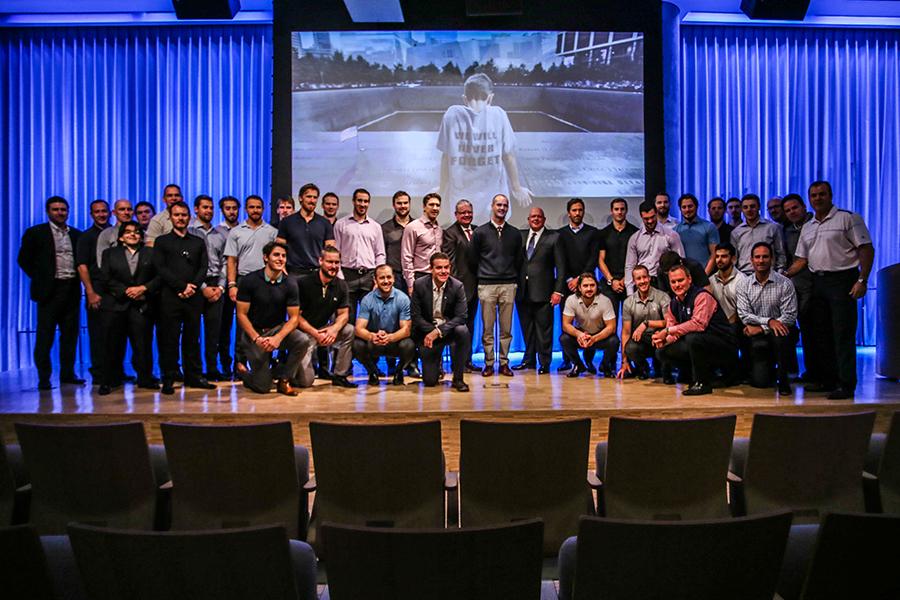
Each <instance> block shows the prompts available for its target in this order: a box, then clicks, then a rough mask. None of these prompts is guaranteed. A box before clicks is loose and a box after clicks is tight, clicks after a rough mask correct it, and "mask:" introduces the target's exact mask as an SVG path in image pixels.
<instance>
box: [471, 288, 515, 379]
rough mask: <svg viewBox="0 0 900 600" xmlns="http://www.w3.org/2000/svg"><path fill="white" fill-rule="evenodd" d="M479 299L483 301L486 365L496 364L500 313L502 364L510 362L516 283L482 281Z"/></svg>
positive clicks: (483, 336) (483, 343) (482, 318)
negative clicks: (495, 334)
mask: <svg viewBox="0 0 900 600" xmlns="http://www.w3.org/2000/svg"><path fill="white" fill-rule="evenodd" d="M478 299H479V300H480V301H481V320H482V323H483V325H484V332H483V333H482V335H481V342H482V345H483V346H484V366H485V367H493V366H494V322H495V320H496V319H497V314H498V313H499V315H500V366H501V367H502V366H504V365H508V364H509V346H510V344H511V343H512V316H513V315H512V313H513V305H514V304H515V300H516V284H515V283H480V284H478Z"/></svg>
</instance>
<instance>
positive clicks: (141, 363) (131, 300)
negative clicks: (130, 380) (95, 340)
mask: <svg viewBox="0 0 900 600" xmlns="http://www.w3.org/2000/svg"><path fill="white" fill-rule="evenodd" d="M118 230H119V236H118V239H119V245H118V246H113V247H112V248H107V249H106V250H104V251H103V258H102V260H101V262H100V275H99V278H98V279H99V281H100V283H101V285H102V286H103V289H104V294H103V296H102V298H101V300H100V314H101V318H102V320H103V336H102V341H103V347H104V352H105V356H104V361H103V364H104V365H106V367H107V368H106V369H104V370H103V371H102V377H103V379H102V381H101V383H100V390H99V393H100V395H101V396H104V395H106V394H109V393H110V392H111V391H112V388H114V387H116V386H118V385H121V383H122V381H121V379H120V378H119V377H118V376H117V375H114V374H118V373H119V372H120V371H121V366H122V359H123V358H124V357H123V355H122V351H123V349H124V348H125V339H126V337H127V338H128V340H129V341H130V342H131V363H132V365H134V370H135V371H137V385H138V387H141V388H144V389H148V390H158V389H159V383H157V382H156V380H155V379H154V378H153V347H152V335H153V321H152V319H151V316H150V310H151V307H152V305H153V303H151V302H150V301H149V299H150V297H151V296H153V295H154V294H155V293H156V292H157V290H158V289H159V285H160V278H159V276H158V275H157V274H156V269H155V268H154V267H153V249H152V248H150V247H149V246H144V244H143V239H144V230H143V229H141V226H140V224H139V223H136V222H134V221H131V222H125V223H122V224H121V225H119V227H118Z"/></svg>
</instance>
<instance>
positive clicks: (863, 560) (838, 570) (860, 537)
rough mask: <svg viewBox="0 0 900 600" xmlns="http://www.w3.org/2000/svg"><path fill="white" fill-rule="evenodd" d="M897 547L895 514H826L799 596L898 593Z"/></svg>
mask: <svg viewBox="0 0 900 600" xmlns="http://www.w3.org/2000/svg"><path fill="white" fill-rule="evenodd" d="M898 548H900V515H863V514H844V513H831V514H828V515H826V516H825V519H824V520H823V522H822V525H821V526H820V527H819V535H818V537H817V538H816V545H815V549H814V550H813V558H812V562H811V564H810V567H809V573H808V575H807V578H806V583H805V585H804V589H803V599H804V600H825V599H828V600H831V599H837V598H885V599H887V598H900V576H898V574H897V550H898Z"/></svg>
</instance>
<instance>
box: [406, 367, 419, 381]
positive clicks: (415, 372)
mask: <svg viewBox="0 0 900 600" xmlns="http://www.w3.org/2000/svg"><path fill="white" fill-rule="evenodd" d="M406 374H407V375H409V376H410V377H414V378H416V379H422V373H420V372H419V367H417V366H415V365H410V366H409V367H407V368H406Z"/></svg>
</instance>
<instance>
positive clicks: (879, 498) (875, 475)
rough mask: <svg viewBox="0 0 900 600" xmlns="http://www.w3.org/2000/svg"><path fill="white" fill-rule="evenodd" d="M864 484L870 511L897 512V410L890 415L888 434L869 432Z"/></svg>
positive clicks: (899, 471)
mask: <svg viewBox="0 0 900 600" xmlns="http://www.w3.org/2000/svg"><path fill="white" fill-rule="evenodd" d="M863 483H864V484H865V490H866V509H867V510H868V511H869V512H885V513H889V514H894V515H898V514H900V412H894V414H893V416H892V417H891V425H890V430H889V431H888V433H887V435H885V434H883V433H882V434H877V433H876V434H872V441H871V442H870V443H869V454H868V457H867V458H866V477H865V478H864V479H863Z"/></svg>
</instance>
